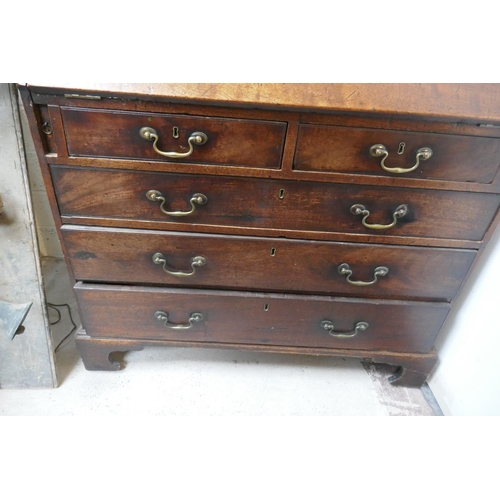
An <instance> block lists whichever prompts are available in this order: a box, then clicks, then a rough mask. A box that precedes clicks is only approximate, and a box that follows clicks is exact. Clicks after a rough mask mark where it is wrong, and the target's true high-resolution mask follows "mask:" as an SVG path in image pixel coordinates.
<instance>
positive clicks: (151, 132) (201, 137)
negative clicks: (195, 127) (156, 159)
mask: <svg viewBox="0 0 500 500" xmlns="http://www.w3.org/2000/svg"><path fill="white" fill-rule="evenodd" d="M139 135H140V136H141V137H142V138H143V139H145V140H146V141H153V149H154V150H155V151H156V152H157V153H158V154H159V155H162V156H166V157H167V158H186V157H187V156H190V155H191V154H192V153H193V151H194V145H195V144H196V145H197V146H201V145H202V144H205V143H206V142H207V141H208V136H207V134H205V133H203V132H193V133H192V134H191V135H190V136H189V139H188V144H189V151H186V152H185V153H177V152H176V151H170V152H167V151H161V150H160V149H158V146H157V145H156V144H157V143H158V139H159V137H158V134H157V132H156V130H155V129H154V128H151V127H142V128H141V130H139Z"/></svg>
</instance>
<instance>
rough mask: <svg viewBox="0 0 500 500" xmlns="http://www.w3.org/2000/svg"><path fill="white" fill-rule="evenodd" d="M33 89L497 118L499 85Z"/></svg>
mask: <svg viewBox="0 0 500 500" xmlns="http://www.w3.org/2000/svg"><path fill="white" fill-rule="evenodd" d="M27 85H28V86H29V87H30V88H31V89H32V90H33V91H35V92H49V93H60V94H64V93H67V92H70V93H72V92H80V93H82V94H89V93H90V94H92V93H95V94H103V95H106V94H111V95H114V96H116V95H120V96H123V97H129V96H130V97H132V96H134V97H135V98H137V97H138V96H139V97H140V98H141V99H145V100H148V99H153V100H155V99H156V100H172V99H173V100H181V101H185V100H189V101H192V102H198V103H209V104H220V105H229V106H237V105H244V106H252V105H257V106H259V105H263V106H271V107H285V108H292V109H315V110H318V111H327V112H328V111H339V110H342V111H348V112H365V113H376V112H378V113H387V114H396V115H415V116H419V117H429V116H430V117H443V118H452V119H457V118H460V119H467V120H473V121H475V120H478V121H481V120H483V121H493V122H500V85H499V84H496V83H491V84H474V83H472V84H471V83H467V84H463V83H462V84H460V83H389V84H387V83H384V84H380V83H375V84H369V83H362V84H359V83H358V84H356V83H327V84H324V83H316V84H315V83H288V84H286V83H285V84H282V83H249V84H235V83H218V84H214V83H187V84H186V83H85V84H81V83H80V84H78V83H29V84H27Z"/></svg>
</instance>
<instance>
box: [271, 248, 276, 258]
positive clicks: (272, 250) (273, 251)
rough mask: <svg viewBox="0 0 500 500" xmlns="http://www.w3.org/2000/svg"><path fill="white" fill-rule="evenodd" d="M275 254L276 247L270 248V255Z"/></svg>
mask: <svg viewBox="0 0 500 500" xmlns="http://www.w3.org/2000/svg"><path fill="white" fill-rule="evenodd" d="M275 255H276V248H274V247H273V248H271V257H274V256H275Z"/></svg>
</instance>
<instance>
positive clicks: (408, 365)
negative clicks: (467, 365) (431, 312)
mask: <svg viewBox="0 0 500 500" xmlns="http://www.w3.org/2000/svg"><path fill="white" fill-rule="evenodd" d="M75 341H76V346H77V348H78V350H79V352H80V355H81V356H82V359H83V362H84V364H85V368H87V370H118V369H121V368H123V367H124V366H123V363H122V362H119V361H115V360H114V359H113V353H114V352H126V351H129V350H130V351H133V350H136V351H137V350H141V349H142V348H143V347H145V346H165V347H167V346H168V347H204V348H209V349H235V350H238V351H246V350H249V351H250V350H251V351H257V352H261V353H263V354H266V353H269V354H295V355H302V356H341V357H343V358H361V359H363V360H365V361H370V362H373V363H383V364H388V365H394V366H395V367H396V369H395V373H394V375H391V376H390V377H389V382H391V383H392V384H393V385H397V386H405V387H420V386H421V385H422V384H423V383H424V382H425V379H426V378H427V377H428V375H429V374H430V373H431V371H432V369H433V368H434V366H435V364H436V361H437V355H436V352H435V351H434V350H433V351H431V352H430V353H427V354H415V353H395V352H387V351H361V350H354V349H352V350H351V349H325V348H320V347H300V348H297V347H287V346H274V345H259V344H229V343H222V342H187V341H179V340H141V341H140V342H137V341H133V340H125V339H112V340H111V339H101V338H97V339H96V338H93V337H90V336H89V335H87V333H86V332H85V330H80V331H79V332H78V333H77V334H76V337H75ZM110 357H111V358H112V362H110Z"/></svg>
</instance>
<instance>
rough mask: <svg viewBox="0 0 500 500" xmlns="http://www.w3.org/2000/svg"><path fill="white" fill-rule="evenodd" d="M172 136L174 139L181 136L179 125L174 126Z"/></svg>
mask: <svg viewBox="0 0 500 500" xmlns="http://www.w3.org/2000/svg"><path fill="white" fill-rule="evenodd" d="M172 137H173V138H174V139H178V138H179V127H174V128H173V129H172Z"/></svg>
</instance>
